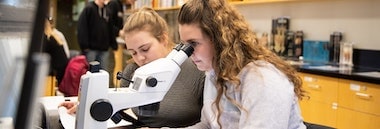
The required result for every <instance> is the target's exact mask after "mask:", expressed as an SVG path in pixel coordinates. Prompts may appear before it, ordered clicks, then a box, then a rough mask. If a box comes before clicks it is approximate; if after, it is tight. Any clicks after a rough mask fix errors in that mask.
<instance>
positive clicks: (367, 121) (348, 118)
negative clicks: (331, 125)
mask: <svg viewBox="0 0 380 129" xmlns="http://www.w3.org/2000/svg"><path fill="white" fill-rule="evenodd" d="M378 108H379V107H378ZM337 118H338V120H337V128H338V129H380V116H375V115H371V114H367V113H362V112H358V111H353V110H350V109H345V108H339V110H338V117H337Z"/></svg>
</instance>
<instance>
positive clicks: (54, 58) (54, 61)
mask: <svg viewBox="0 0 380 129" xmlns="http://www.w3.org/2000/svg"><path fill="white" fill-rule="evenodd" d="M43 51H44V52H46V53H48V54H49V55H50V70H49V75H53V76H55V77H56V79H57V81H58V84H59V83H60V82H61V80H62V78H63V76H64V74H65V69H66V66H67V63H68V62H69V59H68V58H67V56H66V53H65V50H64V49H63V45H59V44H58V42H57V41H56V40H55V39H54V38H53V36H50V37H49V38H48V37H47V36H46V35H44V42H43Z"/></svg>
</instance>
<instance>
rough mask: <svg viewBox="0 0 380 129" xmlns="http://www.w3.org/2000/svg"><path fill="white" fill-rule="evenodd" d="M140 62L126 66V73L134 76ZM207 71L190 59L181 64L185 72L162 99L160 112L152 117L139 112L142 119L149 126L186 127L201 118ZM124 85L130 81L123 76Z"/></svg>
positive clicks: (126, 76) (128, 75)
mask: <svg viewBox="0 0 380 129" xmlns="http://www.w3.org/2000/svg"><path fill="white" fill-rule="evenodd" d="M137 68H138V65H137V64H135V63H133V64H129V65H127V66H126V67H125V69H124V71H123V77H125V78H127V79H132V77H133V73H134V71H135V70H136V69H137ZM204 79H205V74H204V72H201V71H199V70H198V69H197V67H196V66H195V65H194V63H192V62H191V60H190V59H187V60H186V61H185V62H184V63H182V65H181V72H180V73H179V75H178V76H177V79H176V80H175V82H174V83H173V85H172V87H171V88H170V89H169V91H168V93H167V94H166V95H165V97H164V99H163V100H162V101H161V102H160V109H159V111H158V114H157V115H155V116H152V117H143V116H138V115H137V108H133V112H134V113H135V114H136V115H137V117H138V119H139V120H140V121H142V122H143V123H144V124H146V125H147V126H148V127H173V128H178V127H186V126H190V125H193V124H195V123H197V122H199V121H200V116H201V109H202V104H203V99H202V97H203V85H204ZM121 86H122V87H127V86H129V82H127V81H124V80H123V79H122V80H121Z"/></svg>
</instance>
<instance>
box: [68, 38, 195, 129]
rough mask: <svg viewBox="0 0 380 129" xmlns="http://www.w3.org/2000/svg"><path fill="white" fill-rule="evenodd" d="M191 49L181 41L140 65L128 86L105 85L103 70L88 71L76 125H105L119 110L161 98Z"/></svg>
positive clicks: (84, 128)
mask: <svg viewBox="0 0 380 129" xmlns="http://www.w3.org/2000/svg"><path fill="white" fill-rule="evenodd" d="M193 51H194V49H193V48H192V47H191V46H190V45H189V44H187V45H183V44H180V45H178V46H177V47H176V48H175V49H174V50H173V51H172V52H171V53H170V54H169V55H168V56H167V57H166V58H161V59H158V60H155V61H152V62H151V63H149V64H146V65H144V66H141V67H140V68H138V69H137V70H136V71H135V73H134V75H133V78H132V81H133V82H132V83H130V85H129V87H128V88H118V89H117V90H115V88H108V82H109V79H108V76H109V75H108V73H107V72H106V71H104V70H99V69H98V70H96V69H95V71H92V72H90V71H88V72H87V73H86V74H85V75H83V76H82V77H81V82H80V89H79V92H80V93H79V96H78V97H79V102H80V103H79V104H78V110H77V115H76V125H75V127H76V129H106V128H107V120H108V119H109V118H111V116H113V115H114V114H115V113H116V112H118V111H119V110H123V109H126V108H132V107H138V106H142V105H147V104H152V103H156V102H160V101H161V100H162V99H163V97H164V96H165V94H166V92H167V91H168V90H169V89H170V87H171V85H172V84H173V82H174V80H175V79H176V77H177V76H178V73H179V72H180V65H181V64H182V63H183V62H184V61H185V60H186V59H187V58H188V57H189V56H190V55H191V54H192V52H193Z"/></svg>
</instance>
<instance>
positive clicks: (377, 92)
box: [338, 79, 380, 116]
mask: <svg viewBox="0 0 380 129" xmlns="http://www.w3.org/2000/svg"><path fill="white" fill-rule="evenodd" d="M338 98H339V99H338V102H339V105H338V106H339V107H343V108H347V109H352V110H354V111H359V112H364V113H369V114H374V115H379V116H380V85H376V84H370V83H364V82H358V81H351V80H345V79H340V80H339V91H338Z"/></svg>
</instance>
